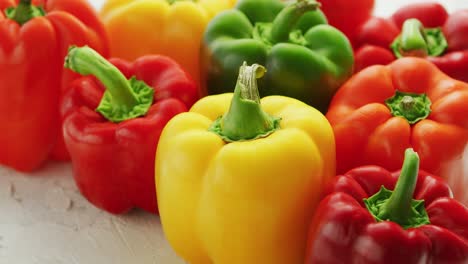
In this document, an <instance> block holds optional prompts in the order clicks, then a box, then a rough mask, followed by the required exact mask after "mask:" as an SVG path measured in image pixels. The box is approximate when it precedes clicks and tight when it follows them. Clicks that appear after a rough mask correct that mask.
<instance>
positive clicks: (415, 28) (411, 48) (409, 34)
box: [401, 18, 428, 57]
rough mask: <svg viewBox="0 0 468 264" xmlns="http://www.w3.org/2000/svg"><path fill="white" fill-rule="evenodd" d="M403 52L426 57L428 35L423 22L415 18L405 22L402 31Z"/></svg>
mask: <svg viewBox="0 0 468 264" xmlns="http://www.w3.org/2000/svg"><path fill="white" fill-rule="evenodd" d="M401 52H402V53H403V55H405V54H410V55H411V56H418V57H425V56H427V54H428V47H427V42H426V36H425V34H424V26H423V24H422V23H421V22H420V21H419V20H417V19H415V18H412V19H408V20H406V21H405V22H404V23H403V29H402V31H401Z"/></svg>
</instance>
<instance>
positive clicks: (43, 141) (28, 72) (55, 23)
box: [0, 0, 108, 171]
mask: <svg viewBox="0 0 468 264" xmlns="http://www.w3.org/2000/svg"><path fill="white" fill-rule="evenodd" d="M69 45H89V46H91V47H93V48H94V49H96V50H97V51H98V52H100V53H101V54H103V55H104V56H107V53H108V47H107V45H108V44H107V37H106V34H105V30H104V26H103V25H102V23H101V21H100V20H99V18H98V16H97V14H96V12H95V11H94V9H93V8H92V6H91V5H90V4H89V3H88V2H87V1H85V0H49V1H46V0H38V1H30V0H29V1H28V0H21V1H13V0H0V131H2V132H1V133H0V164H2V165H6V166H9V167H12V168H14V169H16V170H20V171H31V170H34V169H36V168H38V167H40V166H41V165H42V164H43V163H44V161H45V160H47V159H48V158H49V157H50V156H51V155H52V156H53V157H54V158H57V159H63V157H64V156H65V159H66V152H65V151H64V150H63V149H57V151H53V148H54V146H55V145H56V141H57V137H58V136H59V135H60V134H59V131H60V120H59V111H58V109H59V106H58V104H59V97H60V92H61V90H63V87H64V86H65V84H66V83H67V82H68V81H70V80H71V79H72V78H73V77H74V75H75V74H74V73H72V72H71V71H68V70H66V69H65V70H64V69H63V59H64V57H65V55H66V54H67V51H68V47H69ZM64 152H65V154H64Z"/></svg>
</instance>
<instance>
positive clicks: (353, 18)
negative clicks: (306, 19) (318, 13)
mask: <svg viewBox="0 0 468 264" xmlns="http://www.w3.org/2000/svg"><path fill="white" fill-rule="evenodd" d="M319 2H320V3H321V4H322V5H321V9H322V11H323V13H324V14H325V16H326V17H327V20H328V23H329V24H330V25H332V26H334V27H336V28H337V29H339V30H340V31H341V32H343V33H344V34H345V35H346V36H347V37H348V39H349V40H350V41H351V42H352V43H354V39H355V38H356V35H357V34H358V29H359V26H360V25H362V24H363V23H365V22H366V21H367V20H368V19H369V18H370V17H371V15H372V12H373V10H374V0H354V1H349V0H319Z"/></svg>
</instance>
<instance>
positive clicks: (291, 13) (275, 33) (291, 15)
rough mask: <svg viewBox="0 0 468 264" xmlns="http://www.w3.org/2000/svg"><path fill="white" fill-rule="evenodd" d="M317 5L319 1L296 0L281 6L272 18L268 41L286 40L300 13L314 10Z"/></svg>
mask: <svg viewBox="0 0 468 264" xmlns="http://www.w3.org/2000/svg"><path fill="white" fill-rule="evenodd" d="M319 7H320V3H318V2H317V1H315V0H297V2H296V3H293V4H290V5H288V6H286V7H285V8H283V10H281V12H280V13H279V14H278V15H277V16H276V18H275V20H273V23H272V26H271V31H270V34H269V37H268V39H269V41H270V42H271V43H272V44H276V43H280V42H285V41H287V40H288V39H289V34H290V33H291V31H292V30H293V29H294V27H295V26H296V24H297V22H298V21H299V19H300V18H301V17H302V15H303V14H304V13H306V12H308V11H311V10H316V9H317V8H319Z"/></svg>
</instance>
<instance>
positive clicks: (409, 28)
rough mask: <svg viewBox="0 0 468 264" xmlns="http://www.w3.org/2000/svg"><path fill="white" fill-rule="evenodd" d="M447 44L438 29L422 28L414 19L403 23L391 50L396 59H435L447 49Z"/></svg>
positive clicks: (419, 22)
mask: <svg viewBox="0 0 468 264" xmlns="http://www.w3.org/2000/svg"><path fill="white" fill-rule="evenodd" d="M447 47H448V44H447V40H446V39H445V36H444V34H443V32H442V30H441V29H440V28H424V25H423V24H422V23H421V21H419V20H417V19H416V18H410V19H407V20H406V21H405V22H404V23H403V28H402V30H401V34H400V36H398V37H397V38H396V39H395V40H394V41H393V43H392V44H391V48H392V50H393V53H394V54H395V56H396V57H397V58H401V57H427V56H431V57H437V56H441V55H442V54H443V53H444V52H445V50H446V49H447Z"/></svg>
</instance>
